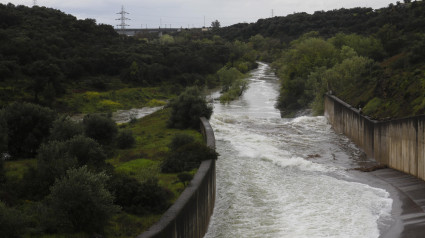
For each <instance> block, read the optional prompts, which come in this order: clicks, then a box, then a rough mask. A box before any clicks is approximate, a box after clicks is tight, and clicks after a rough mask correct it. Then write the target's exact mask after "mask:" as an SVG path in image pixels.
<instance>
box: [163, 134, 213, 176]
mask: <svg viewBox="0 0 425 238" xmlns="http://www.w3.org/2000/svg"><path fill="white" fill-rule="evenodd" d="M210 159H217V153H216V152H215V150H213V149H211V148H209V147H208V146H206V145H204V144H201V143H198V142H193V143H189V144H186V145H183V146H181V147H179V148H178V149H176V150H175V151H171V152H170V153H169V155H168V156H167V157H166V158H165V160H164V161H163V162H162V164H161V171H162V172H164V173H179V172H183V171H190V170H192V169H195V168H198V167H199V165H200V164H201V162H202V161H203V160H210Z"/></svg>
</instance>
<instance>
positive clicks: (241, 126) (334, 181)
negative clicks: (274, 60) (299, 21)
mask: <svg viewBox="0 0 425 238" xmlns="http://www.w3.org/2000/svg"><path fill="white" fill-rule="evenodd" d="M267 70H268V68H267V65H263V64H262V65H260V68H259V70H257V71H255V72H254V73H253V74H252V75H253V77H254V78H255V80H253V81H252V82H251V85H250V88H249V89H248V91H247V92H246V93H245V95H244V96H243V98H242V99H241V100H239V101H237V102H233V103H230V104H229V105H217V104H216V105H215V112H214V115H213V117H212V118H211V120H210V122H211V124H212V127H213V128H214V131H215V134H216V138H217V150H218V152H219V154H220V155H221V156H220V158H219V160H217V199H216V207H215V211H214V214H213V217H212V220H211V224H210V228H209V231H208V233H207V235H206V236H205V237H207V238H212V237H291V238H292V237H362V238H363V237H370V238H372V237H378V236H379V229H378V222H380V221H381V220H384V219H385V218H387V217H390V213H391V207H392V199H391V198H390V197H389V194H388V192H386V191H385V190H383V189H379V188H374V187H371V186H369V185H365V184H361V183H358V182H351V181H348V180H343V179H341V178H344V176H352V175H351V174H349V173H348V172H347V171H346V169H345V167H344V166H346V164H347V163H349V162H347V161H349V157H350V155H349V154H350V153H353V152H352V151H347V150H356V148H351V147H350V146H347V147H344V148H341V147H340V145H339V142H338V143H335V140H339V137H338V136H336V135H335V134H332V130H331V129H330V126H329V125H328V124H327V123H326V119H325V118H324V117H309V116H302V117H298V118H296V119H293V120H287V119H281V118H280V117H279V116H277V114H278V111H277V110H275V109H274V108H273V105H272V103H270V102H272V101H273V100H274V98H275V97H276V96H277V84H276V82H274V81H273V80H261V79H262V78H270V77H272V75H267V73H266V71H267ZM261 102H263V103H261ZM262 112H263V113H262ZM343 142H344V141H343ZM344 143H348V142H346V141H345V142H344ZM311 154H313V155H314V154H318V155H319V156H318V158H315V159H308V158H306V157H307V155H311ZM340 165H341V166H340Z"/></svg>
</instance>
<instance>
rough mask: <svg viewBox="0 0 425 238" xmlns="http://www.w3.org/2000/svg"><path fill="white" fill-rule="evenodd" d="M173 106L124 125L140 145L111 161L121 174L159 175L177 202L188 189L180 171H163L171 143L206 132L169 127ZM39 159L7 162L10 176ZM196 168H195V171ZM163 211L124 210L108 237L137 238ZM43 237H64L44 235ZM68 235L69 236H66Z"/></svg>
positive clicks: (120, 152)
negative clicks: (182, 136)
mask: <svg viewBox="0 0 425 238" xmlns="http://www.w3.org/2000/svg"><path fill="white" fill-rule="evenodd" d="M169 115H170V109H167V108H166V109H163V110H160V111H157V112H155V113H153V114H151V115H149V116H146V117H144V118H141V119H139V120H134V121H133V122H131V123H128V124H121V125H120V128H125V129H129V130H131V131H132V132H133V135H134V136H135V138H136V145H135V146H134V147H133V148H131V149H125V150H118V151H117V152H116V153H115V155H114V156H113V157H112V158H109V159H108V160H107V162H109V163H110V164H112V165H113V166H114V167H115V171H116V172H118V173H124V174H127V175H129V176H131V177H134V178H136V179H137V180H139V181H141V182H143V181H144V180H145V179H147V178H149V177H152V176H154V177H157V178H158V180H159V184H160V186H162V187H164V188H167V189H168V190H170V191H171V192H172V193H173V195H174V196H173V197H172V199H171V200H170V202H174V201H175V200H176V199H177V198H178V196H179V195H180V193H181V192H182V191H183V190H184V186H183V184H182V183H180V182H178V178H177V174H163V173H160V170H159V166H160V164H161V161H162V160H163V159H164V157H165V156H166V153H167V152H168V147H167V145H168V144H169V143H170V142H171V140H172V138H173V137H174V135H176V134H179V133H184V134H188V135H191V136H193V137H195V139H196V140H198V141H202V140H203V139H202V135H201V134H200V133H199V132H198V131H196V130H178V129H170V128H167V126H166V124H167V120H168V118H169ZM36 166H37V161H36V159H26V160H18V161H7V162H6V163H5V170H6V175H7V176H8V177H9V178H10V179H11V178H18V179H21V178H22V176H23V174H24V172H25V171H27V170H28V169H29V168H30V167H36ZM195 172H196V170H194V171H191V173H195ZM161 215H162V214H148V215H146V216H136V215H132V214H127V213H124V212H122V213H120V214H117V215H115V216H114V217H113V219H112V220H111V222H110V225H109V226H108V227H107V228H106V230H105V235H106V237H135V236H137V235H138V234H140V233H142V232H143V231H144V230H146V229H147V228H149V227H150V226H151V225H153V224H154V223H155V222H157V221H158V220H159V219H160V217H161ZM41 237H61V236H57V235H56V236H52V235H43V236H41ZM63 237H65V236H63ZM66 237H88V236H86V235H85V234H81V233H80V234H72V235H67V236H66Z"/></svg>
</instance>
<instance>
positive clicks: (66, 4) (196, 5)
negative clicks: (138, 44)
mask: <svg viewBox="0 0 425 238" xmlns="http://www.w3.org/2000/svg"><path fill="white" fill-rule="evenodd" d="M0 2H1V3H3V4H6V3H8V2H11V3H13V4H15V5H26V6H32V5H33V4H34V1H33V0H6V1H5V0H0ZM401 2H402V0H401ZM390 3H396V1H392V0H303V1H294V0H65V1H64V0H61V1H59V0H37V4H38V5H39V6H45V7H51V8H55V9H59V10H61V11H63V12H65V13H68V14H72V15H74V16H76V17H77V18H79V19H85V18H92V19H96V21H97V23H105V24H109V25H113V26H114V27H117V25H118V24H120V21H118V20H116V19H118V18H120V15H119V14H117V13H118V12H120V11H121V6H124V9H125V11H126V12H128V13H129V14H127V15H126V17H127V18H129V19H130V20H127V21H126V24H128V25H129V26H128V27H127V28H140V27H142V26H143V28H145V27H148V28H156V27H159V26H160V24H161V26H162V27H167V28H169V27H170V26H171V27H183V28H186V27H202V26H203V25H204V22H205V25H206V26H210V25H211V22H212V21H214V20H218V21H219V22H220V23H221V26H228V25H232V24H235V23H240V22H248V23H251V22H256V21H257V20H258V19H260V18H269V17H271V16H272V14H273V15H274V16H286V15H288V14H292V13H295V12H307V13H314V12H315V11H320V10H325V11H326V10H332V9H339V8H353V7H371V8H374V9H377V8H382V7H386V6H388V4H390Z"/></svg>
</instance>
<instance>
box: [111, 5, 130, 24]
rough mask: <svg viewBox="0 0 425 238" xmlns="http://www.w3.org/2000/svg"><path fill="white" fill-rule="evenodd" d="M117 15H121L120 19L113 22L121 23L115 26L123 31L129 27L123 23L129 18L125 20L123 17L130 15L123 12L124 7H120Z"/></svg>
mask: <svg viewBox="0 0 425 238" xmlns="http://www.w3.org/2000/svg"><path fill="white" fill-rule="evenodd" d="M117 14H120V15H121V17H120V18H118V19H115V20H117V21H121V24H119V25H117V26H120V27H121V30H124V29H125V27H126V26H129V25H127V24H126V23H125V21H126V20H130V19H129V18H126V17H125V15H126V14H130V13H128V12H126V11H124V6H121V12H118V13H117Z"/></svg>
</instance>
